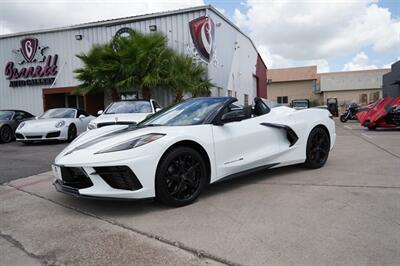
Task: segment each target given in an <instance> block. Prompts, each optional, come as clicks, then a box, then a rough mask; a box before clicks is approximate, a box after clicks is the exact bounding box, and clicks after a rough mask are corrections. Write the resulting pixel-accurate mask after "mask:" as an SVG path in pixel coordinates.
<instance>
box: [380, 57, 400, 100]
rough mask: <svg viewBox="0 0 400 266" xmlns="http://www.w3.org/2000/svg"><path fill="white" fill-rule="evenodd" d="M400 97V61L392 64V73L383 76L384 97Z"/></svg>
mask: <svg viewBox="0 0 400 266" xmlns="http://www.w3.org/2000/svg"><path fill="white" fill-rule="evenodd" d="M389 96H392V97H399V96H400V60H399V61H397V62H395V63H394V64H392V68H391V71H390V72H389V73H386V74H385V75H383V97H389Z"/></svg>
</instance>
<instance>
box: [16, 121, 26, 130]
mask: <svg viewBox="0 0 400 266" xmlns="http://www.w3.org/2000/svg"><path fill="white" fill-rule="evenodd" d="M24 126H25V122H22V123H21V124H19V126H18V128H17V129H21V128H23V127H24Z"/></svg>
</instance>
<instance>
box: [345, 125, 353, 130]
mask: <svg viewBox="0 0 400 266" xmlns="http://www.w3.org/2000/svg"><path fill="white" fill-rule="evenodd" d="M344 127H345V128H347V129H350V130H353V128H352V127H350V126H344Z"/></svg>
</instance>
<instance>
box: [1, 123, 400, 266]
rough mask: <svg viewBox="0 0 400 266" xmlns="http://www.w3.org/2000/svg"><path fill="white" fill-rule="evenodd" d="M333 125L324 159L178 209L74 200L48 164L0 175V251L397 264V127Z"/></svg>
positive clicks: (32, 257) (56, 257)
mask: <svg viewBox="0 0 400 266" xmlns="http://www.w3.org/2000/svg"><path fill="white" fill-rule="evenodd" d="M337 133H338V137H337V143H336V146H335V148H334V150H333V151H332V152H331V154H330V157H329V160H328V162H327V164H326V165H325V167H323V168H321V169H317V170H308V169H304V168H303V167H301V166H290V167H285V168H279V169H273V170H269V171H264V172H260V173H258V174H252V175H248V176H244V177H242V178H238V179H234V180H230V181H227V182H222V183H219V184H215V185H212V186H210V187H209V188H208V189H207V191H205V193H204V194H203V195H201V197H200V198H199V200H198V201H196V202H195V203H194V204H192V205H189V206H185V207H182V208H168V207H165V206H161V205H159V204H157V203H155V202H145V203H143V202H120V201H104V200H83V199H77V198H74V197H70V196H67V195H63V194H60V193H58V192H56V191H55V190H54V188H53V187H52V185H51V182H52V180H53V177H52V176H51V173H43V174H40V175H35V176H31V177H28V178H22V179H18V180H14V181H11V182H9V183H7V184H3V185H2V186H0V202H1V204H0V217H1V219H0V240H1V241H0V255H1V258H2V260H1V262H3V261H5V262H8V263H7V265H10V263H11V264H15V265H16V264H25V263H24V262H26V263H28V264H29V262H32V264H34V263H44V264H46V263H47V264H74V265H75V264H96V265H97V264H98V265H105V264H116V265H122V264H124V265H126V264H140V265H153V264H169V265H195V264H196V265H197V264H207V265H208V264H219V263H222V264H240V265H266V264H274V265H294V264H295V265H299V264H307V265H309V264H312V265H326V264H328V265H329V264H335V265H398V263H399V261H400V175H399V173H400V131H398V130H377V131H368V130H365V129H363V128H360V127H359V126H358V124H357V123H352V122H351V123H346V124H341V123H340V122H339V124H337ZM1 262H0V264H2V263H1Z"/></svg>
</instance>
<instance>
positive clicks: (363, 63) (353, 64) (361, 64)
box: [343, 51, 378, 71]
mask: <svg viewBox="0 0 400 266" xmlns="http://www.w3.org/2000/svg"><path fill="white" fill-rule="evenodd" d="M376 68H378V67H377V66H376V65H370V64H369V58H368V56H367V55H366V54H365V53H364V51H361V52H359V53H358V54H356V56H354V57H353V58H352V59H351V61H350V62H348V63H346V64H344V66H343V71H351V70H365V69H376Z"/></svg>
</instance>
